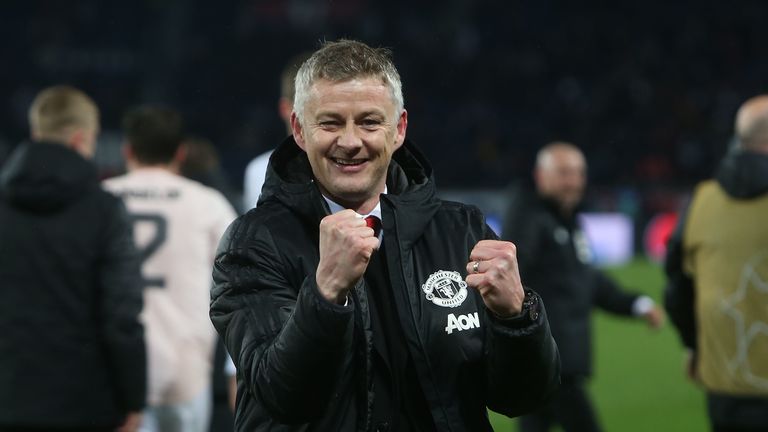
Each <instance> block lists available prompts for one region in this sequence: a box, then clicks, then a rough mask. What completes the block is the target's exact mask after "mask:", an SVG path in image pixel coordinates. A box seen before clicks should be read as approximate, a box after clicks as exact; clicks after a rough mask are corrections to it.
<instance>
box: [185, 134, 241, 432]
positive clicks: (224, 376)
mask: <svg viewBox="0 0 768 432" xmlns="http://www.w3.org/2000/svg"><path fill="white" fill-rule="evenodd" d="M182 146H183V147H184V159H183V160H182V161H181V167H180V171H181V175H183V176H184V177H186V178H188V179H191V180H194V181H196V182H199V183H202V184H203V185H205V186H208V187H212V188H214V189H216V190H217V191H219V192H221V193H222V194H223V195H224V196H225V197H226V198H227V199H228V200H229V203H230V204H231V205H232V206H233V208H236V206H238V205H239V204H240V203H241V200H238V199H236V197H235V193H234V191H233V190H232V188H231V186H230V185H229V182H228V181H227V179H226V178H225V177H224V173H223V172H222V171H221V165H220V163H219V153H218V151H216V147H214V145H213V143H211V142H210V141H209V140H207V139H204V138H200V137H187V138H185V139H184V141H183V143H182ZM211 282H213V280H211ZM236 373H237V371H236V370H235V365H234V363H232V359H231V358H230V357H229V354H227V351H226V348H224V344H223V343H222V341H221V338H217V341H216V351H215V354H214V359H213V374H212V385H211V391H212V394H211V396H212V398H213V409H212V411H211V427H210V430H211V432H218V431H229V430H232V428H233V427H234V417H233V415H232V414H233V413H234V406H235V404H234V399H235V397H236V395H237V382H236V379H235V374H236Z"/></svg>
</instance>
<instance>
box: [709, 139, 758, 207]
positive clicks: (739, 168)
mask: <svg viewBox="0 0 768 432" xmlns="http://www.w3.org/2000/svg"><path fill="white" fill-rule="evenodd" d="M716 178H717V182H718V183H720V185H721V186H722V187H723V189H725V191H726V192H727V193H728V195H730V196H732V197H734V198H739V199H749V198H755V197H757V196H759V195H763V194H765V193H766V192H768V155H765V154H763V153H757V152H751V151H745V150H738V151H733V152H731V153H729V154H728V155H727V156H726V157H725V158H724V159H723V161H722V162H721V163H720V167H719V168H718V170H717V176H716Z"/></svg>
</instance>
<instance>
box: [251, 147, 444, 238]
mask: <svg viewBox="0 0 768 432" xmlns="http://www.w3.org/2000/svg"><path fill="white" fill-rule="evenodd" d="M387 189H388V191H387V194H386V195H382V215H383V217H382V224H383V228H384V229H385V230H391V229H392V228H394V227H395V224H398V226H397V232H398V237H399V238H400V240H401V241H402V242H403V243H404V245H405V246H407V245H409V244H411V243H412V242H413V241H415V240H416V239H417V238H418V237H419V236H420V235H421V233H422V232H423V230H424V227H425V226H426V225H427V223H429V221H430V220H431V218H432V216H433V215H434V213H435V212H436V211H437V209H438V208H439V207H440V201H439V200H438V199H437V198H436V196H435V186H434V180H433V175H432V167H431V166H430V164H429V162H428V161H427V160H426V158H425V157H424V155H423V154H422V153H421V152H420V151H419V150H418V149H417V148H416V146H414V145H413V144H412V143H411V142H410V141H408V140H406V141H405V142H404V143H403V145H402V146H401V147H400V148H399V149H398V150H397V151H395V153H394V154H393V155H392V161H391V162H390V164H389V169H388V171H387ZM269 202H279V203H281V204H283V205H285V206H287V207H288V208H290V209H291V210H292V211H294V212H296V213H297V214H298V215H299V216H300V217H301V218H302V219H303V220H305V223H308V224H313V225H314V224H319V223H320V219H322V218H323V217H324V216H326V215H328V214H330V209H329V208H328V204H327V203H326V202H325V199H323V196H322V194H321V193H320V190H319V189H318V187H317V184H316V183H315V180H314V176H313V175H312V168H311V166H310V164H309V159H308V158H307V155H306V153H305V152H304V151H303V150H302V149H301V148H300V147H299V146H298V145H297V144H296V142H295V141H294V140H293V137H288V138H287V139H286V140H285V141H283V143H282V144H280V146H279V147H278V148H277V149H276V150H275V151H274V152H273V153H272V156H271V157H270V160H269V166H268V167H267V176H266V180H265V183H264V188H263V191H262V194H261V198H260V199H259V205H260V206H261V205H264V204H267V203H269ZM390 211H392V214H391V215H392V217H389V216H390V214H389V212H390ZM399 221H408V222H407V223H401V222H399Z"/></svg>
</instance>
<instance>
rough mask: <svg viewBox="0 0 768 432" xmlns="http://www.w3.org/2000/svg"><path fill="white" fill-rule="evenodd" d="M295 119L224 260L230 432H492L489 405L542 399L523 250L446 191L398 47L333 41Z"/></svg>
mask: <svg viewBox="0 0 768 432" xmlns="http://www.w3.org/2000/svg"><path fill="white" fill-rule="evenodd" d="M292 125H293V138H288V139H287V140H286V141H285V142H283V144H282V145H281V146H280V147H278V149H277V150H276V151H275V153H274V154H273V155H272V158H271V161H270V167H269V170H268V173H267V181H266V185H265V187H264V189H263V193H262V196H261V198H260V201H259V205H258V207H257V208H256V209H253V210H251V211H250V212H248V213H247V214H246V215H245V216H243V217H241V218H239V219H238V220H237V221H236V222H235V223H234V224H233V225H232V226H231V227H230V228H229V230H228V232H227V234H226V235H225V236H224V238H223V239H222V242H221V244H220V250H219V254H218V257H217V260H216V264H215V267H214V281H215V288H214V290H213V295H212V304H211V318H212V320H213V322H214V324H215V325H216V327H217V329H218V330H219V332H220V333H221V335H222V337H223V338H224V341H225V344H226V345H227V348H228V349H229V352H230V353H231V355H232V358H233V360H234V362H235V364H236V365H237V373H238V400H237V413H236V430H239V431H310V430H311V431H369V430H371V431H384V430H391V431H472V432H476V431H491V430H492V429H491V426H490V424H489V422H488V417H487V411H486V407H488V408H490V409H492V410H494V411H497V412H500V413H503V414H506V415H508V416H516V415H519V414H522V413H525V412H528V411H530V410H533V409H535V408H537V407H538V406H540V404H541V403H542V402H543V401H544V400H545V399H546V397H548V395H549V394H550V393H551V392H552V391H553V389H554V388H555V387H556V385H557V381H558V372H559V360H558V354H557V348H556V345H555V343H554V341H553V339H552V337H551V335H550V332H549V325H548V323H547V320H546V314H545V311H544V307H543V305H542V303H541V301H540V299H539V297H538V295H536V294H535V293H534V292H532V291H530V290H524V289H523V286H522V284H521V282H520V278H519V274H518V271H517V263H516V260H515V248H514V246H513V245H512V244H510V243H506V242H500V241H497V240H496V238H495V236H494V234H493V233H492V232H491V230H490V229H489V228H488V227H487V225H486V224H485V223H484V221H483V216H482V214H481V213H480V212H479V211H478V210H477V209H475V208H472V207H468V206H465V205H462V204H458V203H449V202H444V201H441V200H438V199H437V198H436V197H435V189H434V183H433V181H432V170H431V168H430V166H429V164H428V163H427V161H426V159H425V158H424V156H423V155H421V153H419V151H418V150H417V149H416V148H415V147H414V146H413V145H412V144H410V143H409V142H407V141H405V131H406V127H407V113H406V111H405V110H404V109H403V102H402V91H401V85H400V79H399V75H398V73H397V70H396V69H395V67H394V65H393V64H392V62H391V60H390V58H389V55H388V53H387V52H386V51H384V50H381V49H372V48H370V47H368V46H366V45H364V44H362V43H360V42H355V41H345V40H342V41H338V42H332V43H327V44H325V45H324V46H323V47H322V48H321V49H320V50H318V51H317V52H315V53H314V54H313V55H312V57H311V58H310V59H309V60H307V61H306V62H305V63H304V64H303V65H302V67H301V68H300V70H299V72H298V74H297V77H296V97H295V104H294V113H293V115H292ZM294 139H295V141H294Z"/></svg>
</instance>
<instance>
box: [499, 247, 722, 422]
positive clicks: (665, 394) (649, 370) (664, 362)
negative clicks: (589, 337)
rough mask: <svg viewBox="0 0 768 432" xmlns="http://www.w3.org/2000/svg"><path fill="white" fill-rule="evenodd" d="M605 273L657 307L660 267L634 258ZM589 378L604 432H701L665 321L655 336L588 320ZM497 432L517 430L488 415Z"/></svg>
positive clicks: (632, 323) (597, 318) (696, 400)
mask: <svg viewBox="0 0 768 432" xmlns="http://www.w3.org/2000/svg"><path fill="white" fill-rule="evenodd" d="M606 271H607V272H608V273H609V274H610V275H611V276H612V277H613V278H615V279H616V280H617V281H619V282H620V283H621V284H622V286H624V287H626V288H628V289H631V290H633V291H636V292H644V293H646V294H648V295H649V296H651V297H652V298H653V299H654V300H656V302H657V303H660V302H661V295H662V291H663V288H664V278H663V274H662V270H661V268H660V267H659V265H657V264H655V263H651V262H649V261H647V260H645V259H637V260H634V261H632V262H631V263H629V264H627V265H623V266H621V267H616V268H609V269H606ZM593 318H594V322H593V326H594V327H593V331H594V337H595V339H594V347H593V349H594V350H595V351H594V359H595V364H594V376H593V377H592V380H591V382H590V385H589V391H590V393H591V395H592V399H593V402H594V404H595V407H596V409H597V412H598V416H599V418H600V421H601V423H602V425H603V428H604V430H606V431H607V432H614V431H618V432H647V431H658V432H662V431H706V430H708V428H709V427H708V423H707V416H706V408H705V401H704V393H703V392H702V391H701V389H699V388H698V387H696V386H695V385H694V384H692V383H691V382H690V381H688V380H687V379H686V378H685V376H684V374H683V349H682V348H681V345H680V343H679V340H678V338H677V334H676V333H675V332H674V330H673V329H672V327H671V325H670V324H669V322H668V321H667V322H666V324H665V325H664V327H663V328H662V329H661V330H659V331H653V330H650V329H649V328H648V327H647V326H646V325H645V323H644V322H641V321H638V320H633V319H627V318H622V317H615V316H612V315H609V314H607V313H605V312H602V311H596V312H595V313H594V315H593ZM490 417H491V422H492V424H493V427H494V430H495V431H496V432H512V431H517V425H516V422H515V421H514V420H512V419H509V418H507V417H505V416H502V415H499V414H496V413H493V412H491V413H490Z"/></svg>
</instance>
